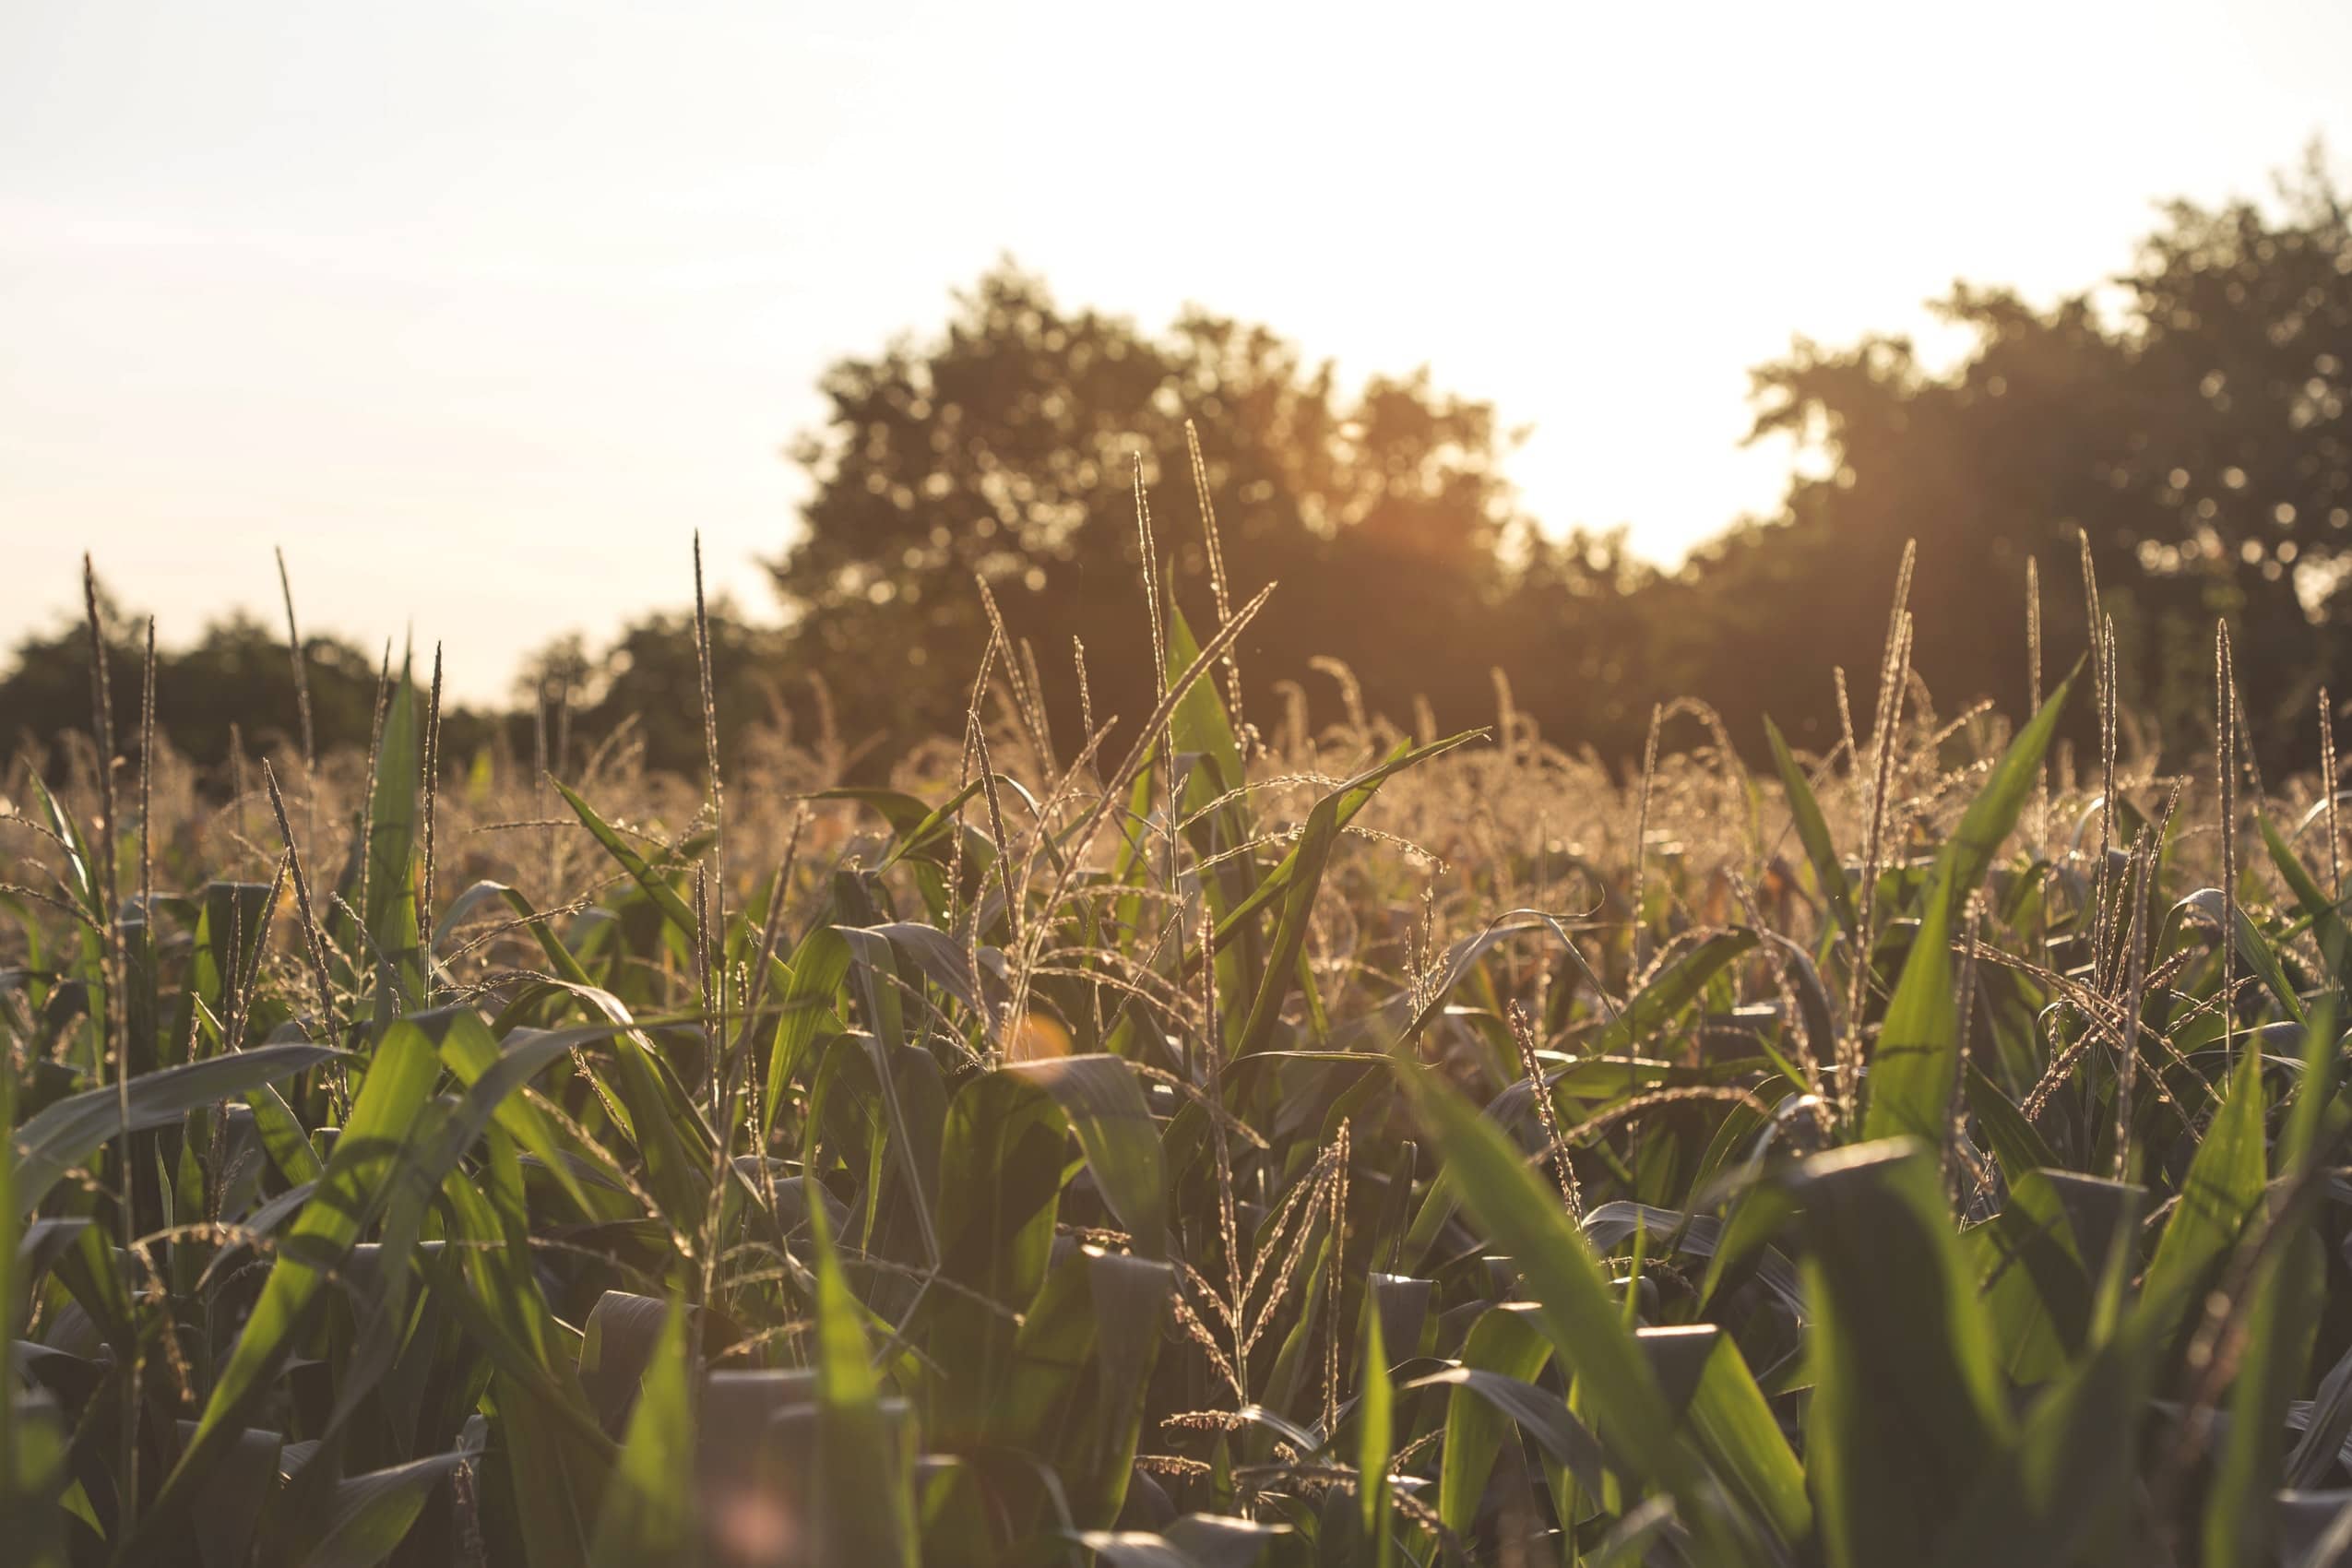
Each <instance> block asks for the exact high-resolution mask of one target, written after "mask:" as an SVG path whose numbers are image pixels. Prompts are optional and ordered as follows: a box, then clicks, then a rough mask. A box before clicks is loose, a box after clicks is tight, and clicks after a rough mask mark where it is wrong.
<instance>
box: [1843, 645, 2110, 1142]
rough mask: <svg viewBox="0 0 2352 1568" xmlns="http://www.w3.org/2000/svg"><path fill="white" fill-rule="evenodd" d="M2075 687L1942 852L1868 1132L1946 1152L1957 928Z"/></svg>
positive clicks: (2023, 734)
mask: <svg viewBox="0 0 2352 1568" xmlns="http://www.w3.org/2000/svg"><path fill="white" fill-rule="evenodd" d="M2073 684H2074V677H2073V675H2071V674H2070V675H2068V676H2067V678H2066V679H2065V680H2064V681H2062V682H2061V683H2059V687H2058V690H2057V691H2056V692H2054V693H2052V694H2051V695H2050V698H2049V701H2048V702H2046V703H2044V704H2043V705H2042V708H2041V711H2040V712H2039V713H2037V714H2036V715H2034V718H2033V721H2032V722H2031V723H2029V724H2027V725H2026V726H2025V729H2024V730H2023V731H2020V732H2019V733H2018V735H2017V738H2016V739H2015V740H2014V741H2013V742H2010V745H2009V749H2008V751H2007V752H2005V753H2003V754H2002V758H2001V762H2000V764H1999V766H1996V767H1995V768H1994V769H1993V772H1992V777H1991V778H1989V779H1987V780H1986V782H1985V786H1984V788H1983V789H1982V790H1978V793H1977V798H1976V800H1975V801H1974V802H1971V803H1970V805H1969V807H1968V810H1967V813H1966V814H1965V815H1964V816H1962V817H1961V819H1960V825H1959V826H1958V827H1957V828H1955V829H1954V832H1953V836H1952V839H1951V841H1950V842H1949V843H1948V844H1946V845H1945V846H1944V848H1943V851H1942V854H1940V855H1939V856H1937V858H1936V864H1935V870H1934V872H1933V873H1931V874H1930V879H1929V884H1928V892H1927V902H1926V908H1925V909H1924V910H1923V912H1922V914H1921V916H1920V920H1919V931H1918V935H1917V936H1915V937H1914V938H1913V939H1912V942H1911V953H1910V956H1909V957H1907V959H1905V960H1904V964H1903V973H1902V977H1901V978H1900V979H1899V980H1896V981H1895V995H1894V997H1893V999H1892V1000H1890V1001H1889V1002H1888V1003H1887V1004H1886V1016H1885V1018H1884V1020H1883V1022H1882V1024H1881V1026H1880V1028H1879V1040H1878V1050H1877V1053H1876V1055H1875V1056H1874V1057H1873V1059H1872V1061H1871V1072H1870V1080H1869V1090H1870V1105H1869V1109H1868V1111H1867V1112H1866V1113H1865V1115H1864V1119H1863V1135H1864V1136H1866V1137H1869V1138H1873V1139H1876V1138H1890V1137H1904V1136H1909V1137H1917V1138H1923V1139H1925V1140H1926V1141H1927V1142H1929V1143H1930V1144H1931V1145H1933V1146H1936V1147H1938V1148H1941V1147H1942V1146H1943V1145H1944V1144H1945V1142H1946V1141H1947V1140H1948V1139H1949V1138H1950V1137H1951V1134H1952V1128H1951V1119H1952V1097H1953V1094H1954V1090H1955V1087H1956V1086H1957V1085H1958V1083H1959V1078H1958V1073H1959V1068H1960V1045H1961V1041H1960V1016H1959V1007H1958V1004H1957V1002H1956V1001H1955V999H1954V995H1953V972H1952V935H1953V930H1954V924H1955V922H1956V921H1959V919H1960V918H1961V917H1962V914H1963V912H1964V909H1965V907H1966V902H1967V899H1968V897H1969V895H1971V894H1973V893H1974V892H1975V891H1976V890H1977V887H1978V885H1979V884H1981V883H1982V882H1983V881H1984V879H1985V873H1986V871H1987V870H1988V869H1989V868H1990V866H1991V864H1992V858H1993V856H1994V854H1995V853H1997V852H1998V851H1999V849H2000V848H2001V846H2002V841H2003V840H2005V839H2006V838H2007V837H2009V831H2010V829H2011V828H2012V827H2013V826H2016V822H2017V814H2018V813H2019V812H2020V811H2022V810H2023V809H2024V808H2025V802H2026V800H2027V799H2028V798H2029V797H2030V796H2031V795H2032V794H2033V790H2034V786H2035V782H2036V780H2037V778H2039V777H2040V773H2041V764H2042V754H2043V753H2044V752H2046V751H2047V750H2048V749H2049V738H2050V734H2051V731H2054V730H2055V729H2056V728H2057V726H2058V715H2059V712H2060V710H2061V708H2063V707H2065V704H2066V697H2067V694H2068V693H2069V692H2070V691H2072V690H2073Z"/></svg>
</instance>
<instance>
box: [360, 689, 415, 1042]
mask: <svg viewBox="0 0 2352 1568" xmlns="http://www.w3.org/2000/svg"><path fill="white" fill-rule="evenodd" d="M417 722H418V715H417V696H416V686H415V683H413V682H411V681H410V678H409V662H408V659H407V658H406V657H405V656H404V657H403V658H402V659H401V660H400V683H399V684H398V686H397V687H395V688H394V689H393V693H392V702H391V705H390V707H388V708H386V712H385V715H384V735H383V739H382V741H381V742H380V743H379V744H378V745H377V747H376V752H375V782H374V788H372V789H371V790H369V791H368V818H367V909H366V917H367V933H368V936H369V937H370V938H371V939H372V940H373V941H374V946H375V951H376V953H377V954H378V955H380V956H381V957H382V958H383V960H384V961H385V962H386V963H389V964H391V965H393V966H394V967H395V968H396V969H397V970H398V972H399V974H400V976H401V982H402V984H403V985H404V986H405V987H406V988H407V989H408V992H409V993H410V995H411V996H415V995H421V994H422V991H423V977H424V971H423V968H422V965H421V964H420V963H419V962H418V959H419V955H418V953H417V818H418V807H419V802H420V799H421V797H422V788H423V773H422V758H421V756H420V754H419V747H418V745H417Z"/></svg>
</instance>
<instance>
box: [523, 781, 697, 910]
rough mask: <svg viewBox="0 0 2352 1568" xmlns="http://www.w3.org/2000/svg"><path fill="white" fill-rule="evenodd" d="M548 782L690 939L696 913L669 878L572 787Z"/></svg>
mask: <svg viewBox="0 0 2352 1568" xmlns="http://www.w3.org/2000/svg"><path fill="white" fill-rule="evenodd" d="M548 782H549V783H551V784H552V785H554V786H555V792H556V793H557V794H559V795H561V796H563V797H564V804H565V805H567V806H570V807H571V808H572V812H573V814H575V815H576V816H577V817H578V818H579V819H580V826H583V827H585V828H587V829H588V833H589V835H590V836H591V837H594V838H595V839H596V841H597V842H598V843H600V844H601V845H603V846H604V852H605V853H606V854H608V855H611V856H612V859H613V861H614V863H616V864H617V865H619V866H620V868H621V869H622V870H623V871H624V872H627V873H629V876H630V878H631V880H633V881H635V882H636V885H638V886H639V887H641V888H643V889H644V890H645V896H646V897H648V898H650V899H652V900H653V906H654V908H655V909H659V910H660V911H661V914H662V918H663V919H665V920H667V921H669V922H670V924H671V927H673V928H674V929H675V930H676V931H677V932H679V933H680V934H681V935H683V936H684V937H686V938H687V939H688V940H689V941H691V940H693V939H694V936H695V912H694V910H692V909H688V908H687V907H686V901H685V900H684V899H683V898H681V897H678V890H677V889H676V888H674V887H672V886H671V885H670V883H669V880H668V879H667V878H666V877H664V876H663V875H662V874H661V873H659V872H657V871H655V870H654V868H653V867H652V866H651V865H649V864H647V861H646V858H645V857H644V856H643V855H640V854H638V853H637V851H636V849H635V848H634V847H633V846H632V845H631V844H630V843H629V841H628V840H627V839H626V838H624V837H621V835H620V834H619V833H618V832H617V831H615V830H614V828H613V826H612V824H611V823H609V822H606V821H605V820H604V818H602V817H601V816H600V815H598V814H597V812H596V808H595V807H593V806H591V805H589V804H588V802H586V801H584V800H582V799H580V797H579V796H578V795H577V794H576V793H575V792H574V790H572V788H571V786H569V785H568V784H565V783H564V781H563V780H562V779H560V778H551V779H549V780H548Z"/></svg>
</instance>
